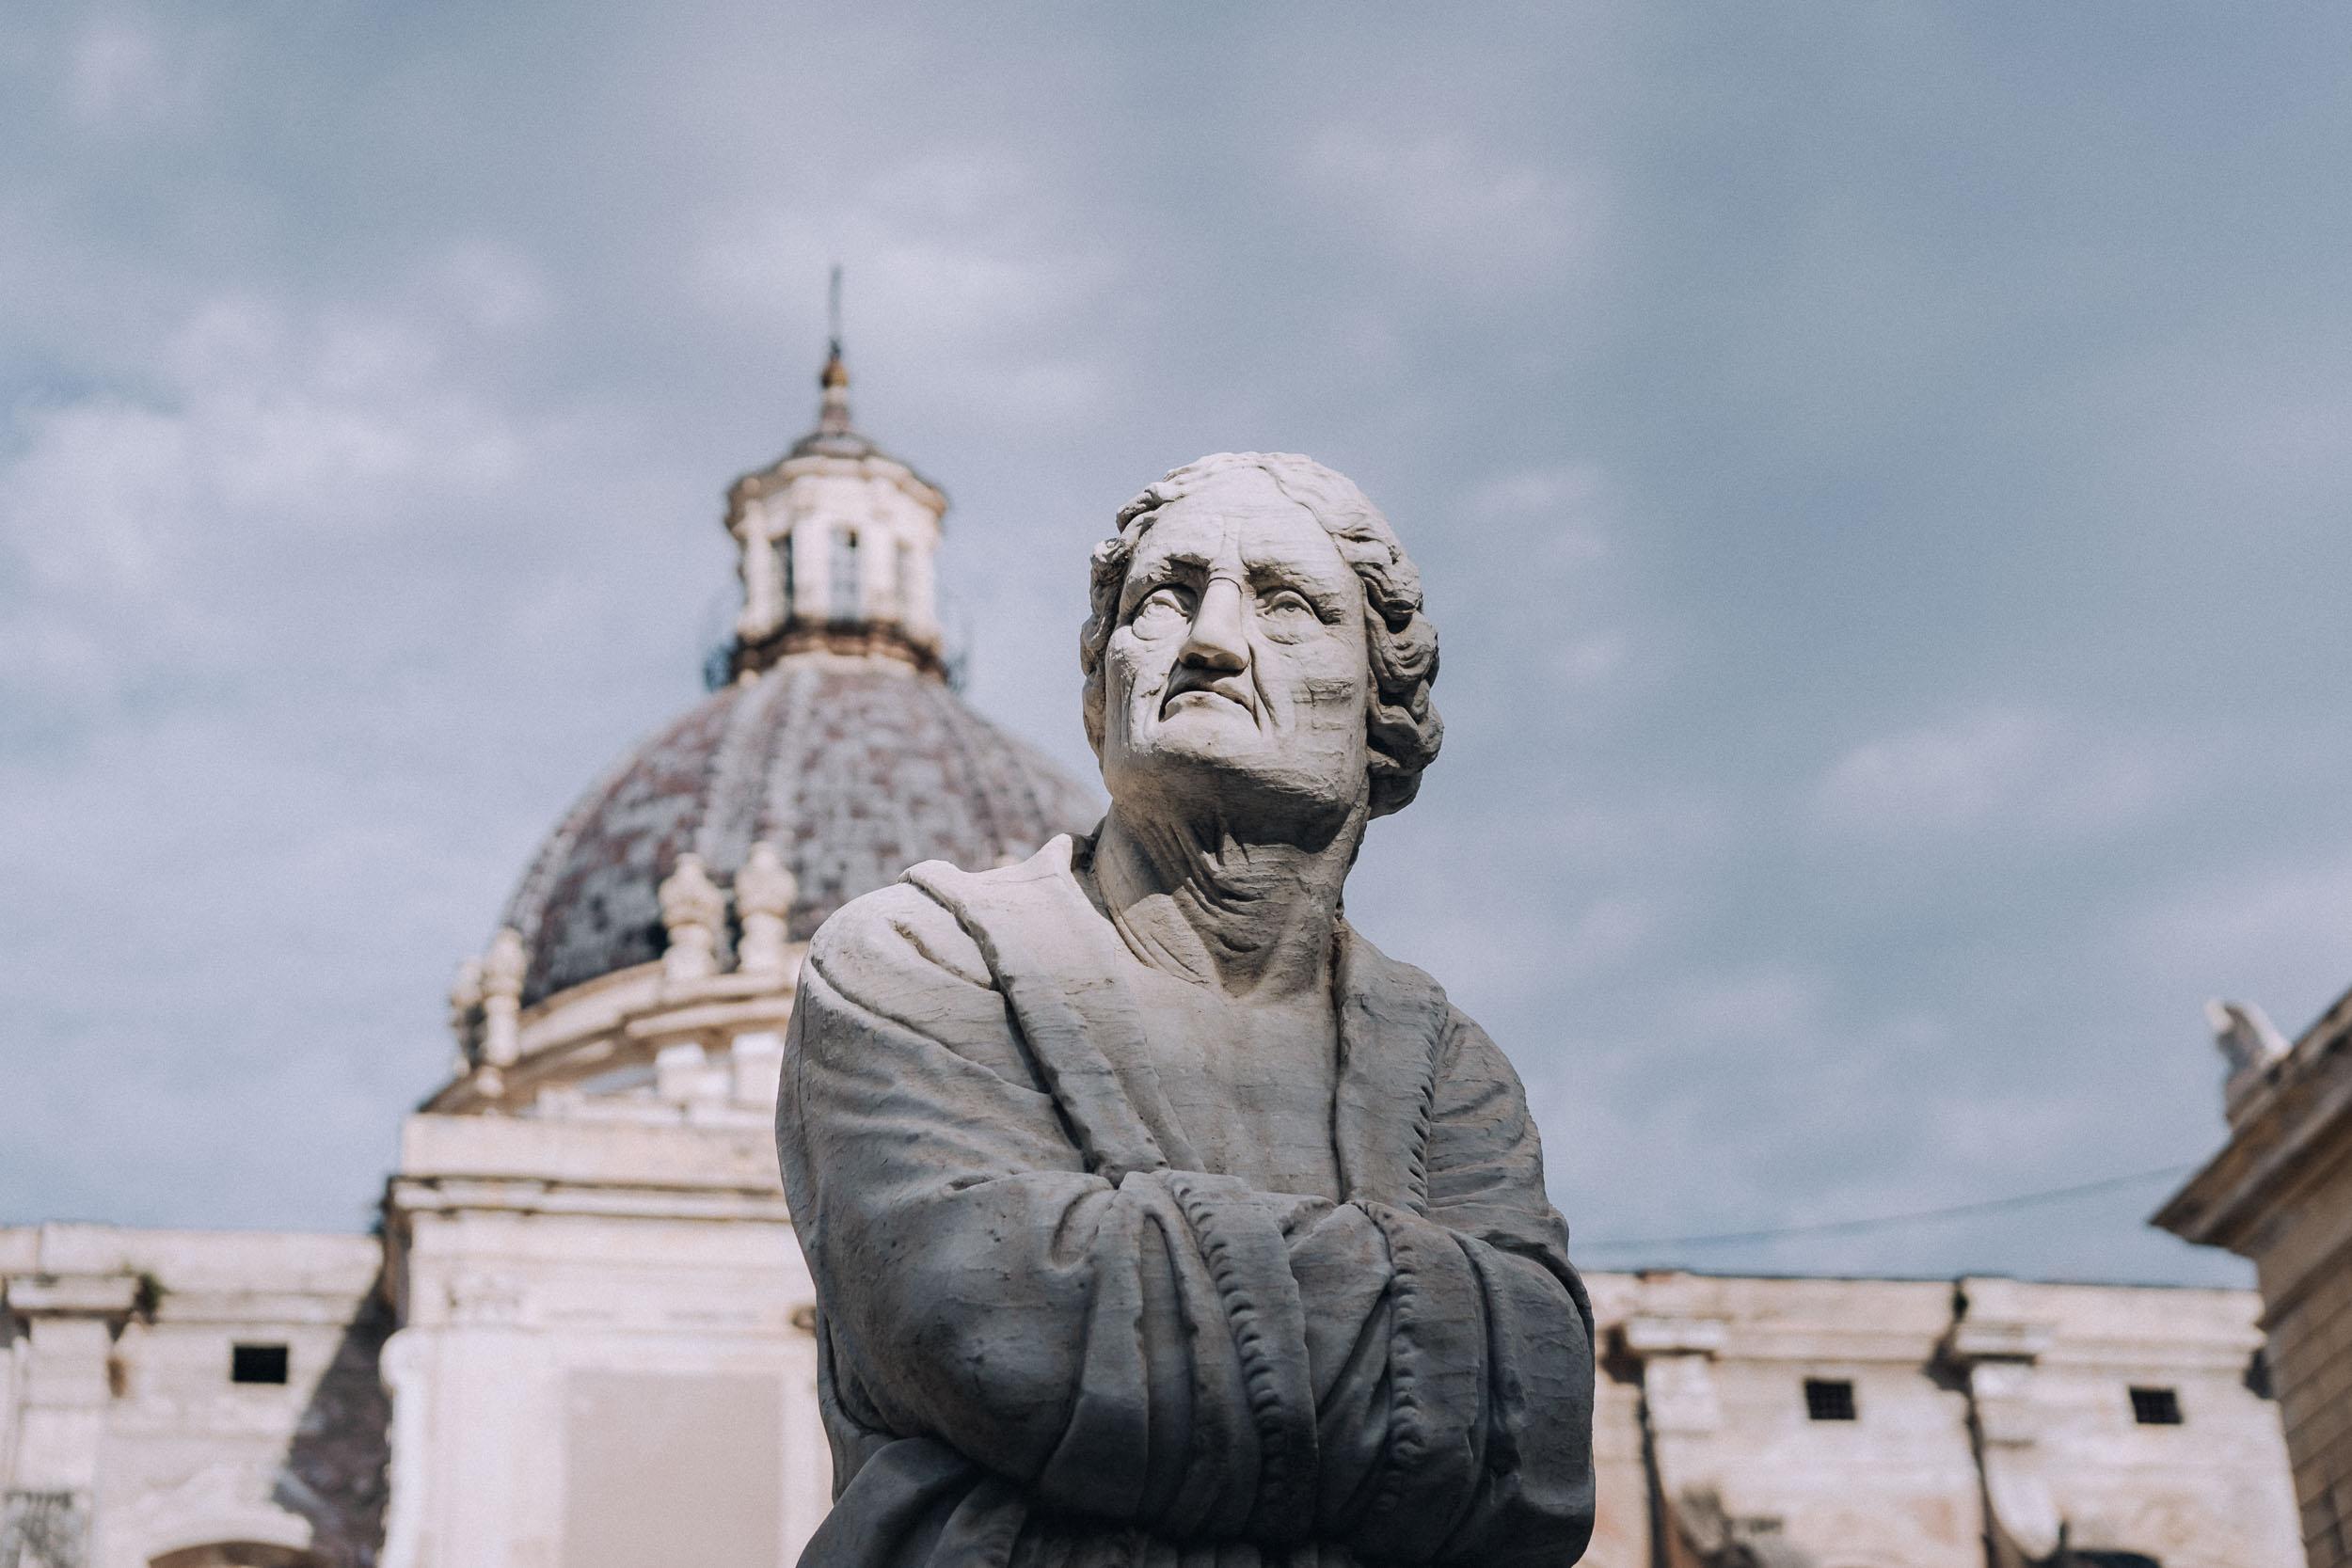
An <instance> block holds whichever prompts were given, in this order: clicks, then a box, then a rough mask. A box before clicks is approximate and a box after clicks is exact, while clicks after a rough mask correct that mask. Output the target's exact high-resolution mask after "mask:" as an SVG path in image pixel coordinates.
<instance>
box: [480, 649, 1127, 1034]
mask: <svg viewBox="0 0 2352 1568" xmlns="http://www.w3.org/2000/svg"><path fill="white" fill-rule="evenodd" d="M1098 815H1100V807H1099V805H1098V804H1097V803H1096V800H1095V798H1094V795H1093V793H1092V792H1091V791H1090V790H1089V789H1088V788H1086V787H1085V786H1083V785H1081V784H1078V783H1077V782H1076V781H1075V780H1073V779H1072V778H1071V777H1070V776H1069V775H1068V774H1067V773H1064V772H1063V771H1062V770H1061V769H1059V768H1057V767H1056V766H1055V765H1054V764H1052V763H1051V762H1048V761H1047V760H1046V759H1045V758H1044V757H1043V756H1042V755H1041V754H1040V753H1039V752H1036V751H1035V750H1033V749H1032V748H1030V747H1028V746H1026V745H1024V744H1023V743H1022V742H1021V741H1019V740H1016V739H1014V738H1013V737H1012V736H1009V735H1007V734H1006V733H1005V732H1003V731H1002V730H999V729H997V728H996V727H995V726H994V725H993V724H991V723H989V722H988V721H986V720H984V719H982V718H980V717H979V716H978V715H977V714H976V713H974V712H973V711H972V710H971V709H970V708H969V707H967V706H966V705H964V704H963V703H962V701H961V700H960V699H959V698H958V697H957V696H956V694H955V693H954V692H953V691H951V690H949V689H948V688H947V686H946V683H945V682H944V681H942V680H940V679H939V678H937V677H936V676H935V675H933V674H930V673H927V672H924V671H922V670H920V669H917V668H916V667H914V666H913V665H910V664H909V663H907V662H905V661H904V660H901V659H897V658H890V657H853V656H843V655H839V654H833V653H826V652H809V653H801V654H795V655H791V656H787V657H784V658H782V659H780V660H779V661H778V662H776V663H774V664H772V665H771V666H770V667H769V668H768V669H766V670H765V671H763V672H760V673H757V674H750V675H746V676H745V677H743V678H742V679H739V680H738V681H736V682H734V683H732V684H730V685H728V686H726V687H723V688H722V689H720V690H718V691H716V692H713V693H712V694H711V695H710V696H708V697H707V698H705V699H704V700H703V701H702V702H700V703H698V704H696V705H694V706H693V707H692V708H690V709H689V710H688V711H687V712H686V713H684V714H683V715H681V716H680V717H679V718H678V719H677V720H675V721H674V722H672V723H671V724H669V725H668V726H666V727H665V728H663V729H662V730H661V731H660V733H659V734H657V735H655V736H653V737H652V738H651V739H649V740H647V741H646V742H645V743H644V745H642V746H640V747H638V748H637V750H636V751H635V752H631V753H630V754H629V755H628V757H627V758H626V759H625V760H624V761H623V762H622V763H621V765H620V766H619V767H618V768H615V769H614V770H613V771H612V773H611V774H609V775H608V776H607V777H606V778H605V779H604V781H603V782H601V783H600V784H597V785H596V787H595V788H593V789H591V790H590V791H589V792H588V793H587V794H586V795H585V796H584V797H582V798H581V800H580V802H579V804H578V805H576V806H575V807H574V808H573V809H572V811H571V813H570V814H569V815H568V816H565V817H564V820H563V822H562V823H561V824H560V825H559V826H558V827H557V829H556V830H555V832H554V833H553V834H552V835H551V836H550V837H549V838H548V841H547V843H546V844H545V845H544V846H543V847H541V849H540V850H539V853H538V855H537V856H536V858H535V859H534V860H533V861H532V866H531V869H530V871H529V872H528V873H527V874H526V875H525V876H524V878H523V880H522V884H521V886H520V887H518V888H517V889H516V893H515V896H514V898H513V900H512V902H511V903H510V904H509V905H508V906H507V911H506V916H505V921H504V924H505V925H507V926H509V927H513V929H514V930H515V931H516V933H517V934H518V935H519V936H520V937H521V939H522V946H523V951H524V953H525V955H526V956H527V963H528V967H527V968H526V969H525V971H524V976H523V983H522V996H521V1001H522V1004H523V1005H524V1006H531V1005H532V1004H533V1003H535V1002H538V1001H540V1000H542V999H544V998H546V997H548V996H551V995H553V994H554V993H556V992H557V991H560V990H564V989H566V988H568V987H571V986H576V985H579V984H581V983H582V982H584V981H588V980H593V979H596V977H598V976H599V975H603V974H611V973H612V972H614V971H616V970H620V969H626V968H628V967H630V966H632V965H636V964H644V963H651V962H653V961H654V960H656V959H658V958H660V957H661V954H662V947H663V942H664V933H663V927H662V918H661V907H660V899H659V896H658V891H657V890H658V889H659V888H660V885H661V883H662V882H663V880H664V879H667V878H668V877H669V876H670V875H671V873H672V872H673V871H674V870H675V869H676V868H677V865H678V861H679V857H680V856H682V855H685V854H688V853H690V852H691V853H692V854H694V855H696V856H699V857H700V861H701V863H702V865H703V867H704V868H705V869H706V870H707V872H708V874H709V875H710V876H711V877H713V878H715V879H718V880H720V881H722V882H724V881H728V880H731V879H733V878H734V876H735V874H736V872H737V871H738V870H739V868H740V867H741V866H742V864H743V863H744V861H745V859H746V858H747V857H748V855H749V854H750V852H751V848H752V846H753V845H754V844H755V843H760V842H766V843H768V844H771V845H773V846H774V847H775V848H776V850H777V852H778V854H779V856H780V858H781V859H782V861H783V863H784V865H785V867H786V868H787V870H789V871H790V872H791V873H792V876H793V879H794V884H795V887H796V893H795V895H794V897H793V901H792V904H791V907H790V912H789V914H788V916H787V925H788V932H789V938H790V940H792V941H794V942H805V941H806V940H807V939H808V937H809V934H810V933H811V932H813V931H814V930H816V928H817V927H818V923H819V922H821V921H822V920H824V918H825V917H826V916H827V915H830V914H831V913H833V911H835V910H837V909H839V908H840V907H841V906H842V905H843V904H845V903H847V902H848V901H849V900H850V899H851V898H854V897H856V896H858V895H860V894H863V893H867V892H870V891H872V890H873V889H875V888H878V887H882V886H884V885H885V884H887V883H889V882H890V881H892V880H893V879H896V878H897V877H898V873H899V872H901V871H903V870H905V869H906V868H907V867H908V866H910V865H913V864H914V863H917V862H919V861H926V860H945V861H948V862H951V863H955V864H957V865H960V866H965V867H980V866H988V865H993V864H995V863H998V862H999V861H1001V860H1003V859H1005V858H1006V857H1007V856H1025V855H1027V854H1029V853H1030V852H1031V851H1033V850H1035V849H1036V848H1037V847H1039V846H1040V845H1041V844H1043V843H1044V842H1045V841H1046V840H1047V839H1048V838H1051V837H1052V836H1053V835H1054V834H1056V833H1061V832H1085V831H1086V830H1088V829H1089V828H1090V827H1092V826H1093V823H1094V820H1095V818H1096V816H1098Z"/></svg>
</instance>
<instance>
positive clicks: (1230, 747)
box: [1103, 714, 1364, 841]
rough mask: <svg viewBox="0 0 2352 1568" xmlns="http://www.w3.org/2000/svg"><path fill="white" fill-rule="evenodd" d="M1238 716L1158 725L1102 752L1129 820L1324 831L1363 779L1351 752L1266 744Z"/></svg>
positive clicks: (1233, 829)
mask: <svg viewBox="0 0 2352 1568" xmlns="http://www.w3.org/2000/svg"><path fill="white" fill-rule="evenodd" d="M1234 717H1235V719H1236V720H1237V722H1232V723H1217V724H1208V723H1200V724H1166V725H1158V726H1154V728H1153V731H1152V735H1151V736H1150V737H1149V739H1148V740H1146V741H1144V742H1143V743H1142V744H1139V745H1132V746H1126V747H1116V748H1113V749H1111V751H1110V752H1108V753H1107V754H1106V755H1105V757H1104V769H1103V782H1104V784H1106V785H1108V786H1109V789H1110V792H1111V800H1112V802H1113V804H1114V806H1115V807H1116V808H1117V809H1118V810H1119V812H1120V815H1121V816H1125V817H1126V818H1127V819H1128V820H1130V821H1139V820H1141V819H1147V818H1152V817H1162V818H1176V819H1181V820H1187V821H1192V822H1198V823H1209V822H1214V823H1216V824H1217V825H1218V827H1219V828H1221V829H1222V830H1223V831H1224V832H1230V833H1232V834H1233V835H1235V836H1237V837H1240V838H1244V839H1263V840H1267V841H1272V840H1285V841H1290V840H1297V839H1299V838H1300V837H1301V835H1302V834H1303V835H1306V836H1309V837H1312V838H1315V839H1317V840H1320V839H1323V838H1327V836H1328V834H1329V832H1330V831H1331V830H1332V829H1333V828H1335V827H1336V826H1337V825H1340V824H1343V823H1344V821H1345V819H1346V817H1347V816H1348V813H1349V808H1350V807H1351V806H1352V805H1353V804H1354V803H1355V801H1356V796H1357V794H1358V793H1359V792H1360V791H1361V790H1362V789H1363V787H1364V784H1363V778H1364V775H1363V770H1362V767H1361V765H1360V764H1354V765H1353V766H1350V761H1351V759H1346V758H1337V757H1334V758H1324V757H1301V756H1299V755H1297V754H1296V753H1295V752H1293V751H1290V750H1288V749H1282V750H1275V749H1272V748H1269V747H1267V746H1265V745H1264V744H1263V736H1261V734H1260V732H1259V730H1258V728H1257V726H1256V724H1255V723H1254V722H1253V721H1250V720H1249V719H1248V716H1247V715H1238V714H1237V715H1235V716H1234Z"/></svg>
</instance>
